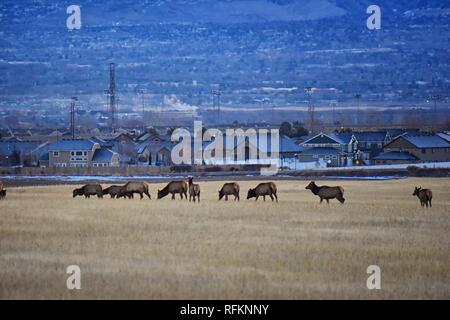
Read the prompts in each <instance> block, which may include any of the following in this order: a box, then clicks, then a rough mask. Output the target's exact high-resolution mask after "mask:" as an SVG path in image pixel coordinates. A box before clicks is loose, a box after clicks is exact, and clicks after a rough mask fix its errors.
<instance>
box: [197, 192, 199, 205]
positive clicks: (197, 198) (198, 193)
mask: <svg viewBox="0 0 450 320" xmlns="http://www.w3.org/2000/svg"><path fill="white" fill-rule="evenodd" d="M197 199H198V203H200V192H199V193H198V195H197Z"/></svg>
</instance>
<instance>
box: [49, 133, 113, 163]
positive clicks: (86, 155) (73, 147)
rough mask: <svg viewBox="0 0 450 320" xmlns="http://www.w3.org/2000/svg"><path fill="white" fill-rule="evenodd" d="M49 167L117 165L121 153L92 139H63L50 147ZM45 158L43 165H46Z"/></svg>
mask: <svg viewBox="0 0 450 320" xmlns="http://www.w3.org/2000/svg"><path fill="white" fill-rule="evenodd" d="M48 151H49V152H48V154H49V156H48V166H49V167H54V168H58V167H62V168H66V167H72V168H85V167H117V166H119V154H117V153H116V152H114V151H112V150H110V149H108V148H105V147H101V146H100V144H99V143H97V142H94V141H92V140H63V141H59V142H56V143H52V144H50V145H49V147H48ZM45 163H46V159H43V160H42V162H41V166H42V165H45Z"/></svg>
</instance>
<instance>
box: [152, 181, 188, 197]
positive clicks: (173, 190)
mask: <svg viewBox="0 0 450 320" xmlns="http://www.w3.org/2000/svg"><path fill="white" fill-rule="evenodd" d="M187 191H188V184H187V183H186V181H172V182H169V183H168V184H167V186H165V187H164V189H162V190H158V199H162V198H164V197H165V196H167V195H168V194H169V193H170V194H171V195H172V200H175V194H177V193H179V194H180V197H181V199H183V195H184V196H185V197H186V200H187Z"/></svg>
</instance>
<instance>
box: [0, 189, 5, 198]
mask: <svg viewBox="0 0 450 320" xmlns="http://www.w3.org/2000/svg"><path fill="white" fill-rule="evenodd" d="M3 198H6V189H2V190H0V200H2V199H3Z"/></svg>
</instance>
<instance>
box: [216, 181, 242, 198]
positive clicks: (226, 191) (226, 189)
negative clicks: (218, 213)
mask: <svg viewBox="0 0 450 320" xmlns="http://www.w3.org/2000/svg"><path fill="white" fill-rule="evenodd" d="M239 191H240V188H239V185H238V184H237V183H236V182H231V183H225V184H224V185H223V187H222V189H220V190H219V200H222V198H223V197H225V201H228V196H231V195H233V196H234V201H236V200H238V201H239V200H240V198H239Z"/></svg>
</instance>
